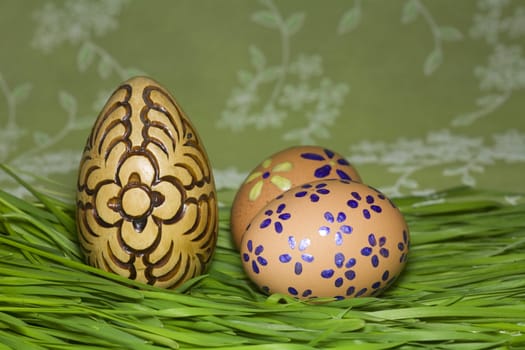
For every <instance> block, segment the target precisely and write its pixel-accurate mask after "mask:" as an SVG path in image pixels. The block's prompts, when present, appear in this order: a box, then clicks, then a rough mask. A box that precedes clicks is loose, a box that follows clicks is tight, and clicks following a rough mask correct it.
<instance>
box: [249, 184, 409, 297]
mask: <svg viewBox="0 0 525 350" xmlns="http://www.w3.org/2000/svg"><path fill="white" fill-rule="evenodd" d="M409 244H410V235H409V230H408V226H407V224H406V222H405V220H404V218H403V215H402V214H401V212H400V211H399V209H398V208H397V207H396V206H395V205H394V203H393V202H392V201H391V200H389V199H388V198H387V197H386V196H385V195H384V194H383V193H381V192H379V191H377V190H376V189H374V188H372V187H370V186H367V185H365V184H362V183H359V182H353V181H347V180H338V179H329V180H321V181H315V182H310V183H307V184H303V185H300V186H297V187H294V188H292V189H290V190H288V191H286V192H285V193H283V194H281V195H279V196H277V197H276V198H275V199H273V200H272V201H270V202H269V203H268V204H267V205H266V206H264V208H263V209H262V210H261V211H260V212H259V213H258V214H257V215H256V216H255V217H254V219H253V220H252V221H251V223H250V225H249V227H248V229H247V230H246V233H245V234H244V235H243V238H242V242H241V250H240V252H241V261H242V264H243V267H244V270H245V271H246V273H247V275H248V276H249V277H250V279H251V280H252V281H253V282H254V283H255V284H256V285H257V286H258V287H259V288H260V289H261V290H263V291H264V292H266V293H283V294H288V295H290V296H293V297H296V298H299V299H309V298H314V297H328V298H336V299H343V298H351V297H359V296H370V295H378V294H379V293H381V292H382V291H384V290H385V289H386V288H388V287H389V286H390V285H391V284H392V283H393V282H394V281H395V280H396V278H397V277H398V276H399V275H400V274H401V272H402V270H403V268H404V266H405V264H406V261H407V254H408V249H409Z"/></svg>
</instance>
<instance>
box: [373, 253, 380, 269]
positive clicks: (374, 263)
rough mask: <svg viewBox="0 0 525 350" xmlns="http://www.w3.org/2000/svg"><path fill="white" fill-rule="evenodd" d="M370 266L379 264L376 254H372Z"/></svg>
mask: <svg viewBox="0 0 525 350" xmlns="http://www.w3.org/2000/svg"><path fill="white" fill-rule="evenodd" d="M372 266H373V267H378V266H379V258H378V257H377V255H374V256H373V257H372Z"/></svg>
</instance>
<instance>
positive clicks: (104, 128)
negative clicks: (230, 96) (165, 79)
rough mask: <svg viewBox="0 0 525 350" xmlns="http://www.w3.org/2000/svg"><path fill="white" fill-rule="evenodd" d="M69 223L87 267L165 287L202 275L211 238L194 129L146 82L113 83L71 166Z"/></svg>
mask: <svg viewBox="0 0 525 350" xmlns="http://www.w3.org/2000/svg"><path fill="white" fill-rule="evenodd" d="M77 186H78V188H77V212H76V216H77V227H78V235H79V241H80V245H81V248H82V251H83V253H84V255H85V257H86V261H87V263H88V264H89V265H92V266H95V267H98V268H101V269H103V270H106V271H110V272H114V273H116V274H119V275H122V276H126V277H128V278H130V279H133V280H137V281H140V282H143V283H147V284H150V285H155V286H159V287H164V288H172V287H176V286H178V285H180V284H181V283H183V282H185V281H187V280H188V279H190V278H192V277H195V276H198V275H200V274H202V273H203V272H204V271H205V270H206V268H207V265H208V263H209V262H210V259H211V257H212V254H213V252H214V250H215V245H216V241H217V229H218V227H217V225H218V214H217V213H218V210H217V196H216V190H215V185H214V180H213V175H212V171H211V167H210V164H209V161H208V157H207V155H206V151H205V149H204V146H203V144H202V142H201V140H200V138H199V136H198V135H197V132H196V130H195V128H194V126H193V125H192V124H191V122H190V120H189V119H188V118H187V117H186V116H185V114H184V113H183V112H182V110H181V109H180V107H179V106H178V105H177V103H176V101H175V99H174V98H173V97H172V96H171V95H170V93H169V92H168V91H166V90H165V89H164V88H163V87H162V86H160V85H159V84H158V83H157V82H156V81H154V80H152V79H149V78H146V77H135V78H132V79H130V80H128V81H125V82H124V83H122V84H121V85H120V86H119V87H118V88H117V89H116V90H115V92H114V93H113V94H112V95H111V96H110V98H109V100H108V101H107V103H106V105H105V106H104V108H103V109H102V111H101V112H100V114H99V116H98V118H97V119H96V121H95V123H94V125H93V129H92V131H91V133H90V135H89V137H88V140H87V143H86V146H85V149H84V153H83V155H82V159H81V162H80V168H79V176H78V185H77Z"/></svg>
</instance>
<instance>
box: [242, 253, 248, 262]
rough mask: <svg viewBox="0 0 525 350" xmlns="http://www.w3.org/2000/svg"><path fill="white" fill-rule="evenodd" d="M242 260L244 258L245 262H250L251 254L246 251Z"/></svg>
mask: <svg viewBox="0 0 525 350" xmlns="http://www.w3.org/2000/svg"><path fill="white" fill-rule="evenodd" d="M242 260H244V262H248V260H250V256H249V255H248V254H246V253H244V254H243V255H242Z"/></svg>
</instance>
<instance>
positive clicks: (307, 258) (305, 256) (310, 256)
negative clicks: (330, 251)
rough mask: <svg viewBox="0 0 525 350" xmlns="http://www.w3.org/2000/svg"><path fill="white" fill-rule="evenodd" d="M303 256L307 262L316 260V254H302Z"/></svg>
mask: <svg viewBox="0 0 525 350" xmlns="http://www.w3.org/2000/svg"><path fill="white" fill-rule="evenodd" d="M301 258H302V259H303V260H304V261H305V262H307V263H311V262H312V261H314V256H313V255H312V254H303V255H301Z"/></svg>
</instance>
